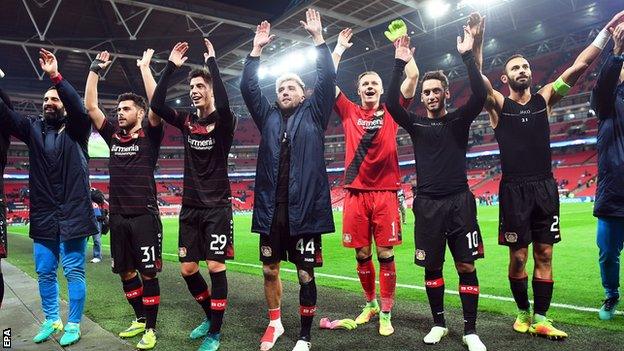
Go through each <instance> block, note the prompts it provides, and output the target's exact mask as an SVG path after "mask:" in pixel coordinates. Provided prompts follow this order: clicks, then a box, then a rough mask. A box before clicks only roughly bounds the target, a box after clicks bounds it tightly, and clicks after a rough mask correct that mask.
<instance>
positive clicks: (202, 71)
mask: <svg viewBox="0 0 624 351" xmlns="http://www.w3.org/2000/svg"><path fill="white" fill-rule="evenodd" d="M196 77H202V78H204V80H205V81H206V83H208V84H209V85H212V76H211V75H210V71H208V69H206V68H196V69H194V70H192V71H191V72H189V75H188V80H189V82H190V81H191V79H193V78H196Z"/></svg>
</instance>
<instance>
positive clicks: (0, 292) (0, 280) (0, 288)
mask: <svg viewBox="0 0 624 351" xmlns="http://www.w3.org/2000/svg"><path fill="white" fill-rule="evenodd" d="M2 300H4V276H2V272H0V308H1V307H2Z"/></svg>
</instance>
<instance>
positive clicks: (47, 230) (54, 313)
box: [0, 49, 98, 346]
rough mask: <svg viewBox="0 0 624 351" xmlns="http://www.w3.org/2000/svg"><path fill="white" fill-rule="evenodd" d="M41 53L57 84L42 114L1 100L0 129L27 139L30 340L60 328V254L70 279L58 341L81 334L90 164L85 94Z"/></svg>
mask: <svg viewBox="0 0 624 351" xmlns="http://www.w3.org/2000/svg"><path fill="white" fill-rule="evenodd" d="M39 55H40V58H39V64H40V66H41V69H42V70H43V71H44V72H45V73H47V74H48V75H49V77H50V79H51V80H52V82H53V83H54V86H52V87H51V88H49V89H48V90H47V91H46V93H45V95H44V97H43V117H42V118H41V117H35V118H30V117H24V116H22V115H20V114H18V113H16V112H15V111H13V110H11V109H10V108H9V107H8V106H7V104H6V103H5V102H4V101H0V128H1V129H3V130H4V129H10V130H11V133H12V135H14V136H15V137H17V138H18V139H20V140H21V141H23V142H24V143H25V144H26V145H27V146H28V158H29V170H28V177H29V188H30V237H31V238H32V239H33V256H34V262H35V271H36V272H37V281H38V284H39V294H40V296H41V307H42V309H43V314H44V316H45V321H44V322H43V324H42V325H41V327H40V329H39V332H38V333H37V335H36V336H35V337H34V338H33V341H34V342H35V343H41V342H44V341H46V340H48V339H49V338H50V337H51V336H53V335H55V334H58V333H59V332H61V331H62V330H63V322H62V321H61V317H60V308H59V307H60V306H59V294H58V293H59V286H58V278H57V268H58V264H59V260H60V261H61V264H62V266H63V273H64V276H65V277H66V279H67V289H68V294H67V296H68V297H69V312H68V316H67V325H66V326H65V328H64V331H65V333H64V334H63V336H62V337H61V340H60V341H59V343H60V344H61V346H68V345H71V344H74V343H76V342H78V341H79V340H80V335H81V334H80V320H81V318H82V313H83V310H84V304H85V298H86V277H85V259H86V244H87V238H88V237H89V236H91V235H93V234H95V233H97V231H98V229H97V225H96V221H95V216H94V214H93V209H92V207H91V197H90V188H89V167H88V164H87V163H88V159H89V156H88V150H87V145H88V141H89V136H90V134H91V122H90V121H89V117H88V116H87V114H86V112H85V108H84V105H83V103H82V101H81V100H82V99H81V98H80V96H79V95H78V93H77V92H76V90H75V89H74V88H73V87H72V86H71V85H70V84H69V83H68V82H67V81H66V80H65V79H63V76H62V75H61V74H60V73H59V70H58V62H57V60H56V57H55V56H54V54H52V53H51V52H49V51H47V50H45V49H41V50H40V52H39ZM0 100H1V99H0Z"/></svg>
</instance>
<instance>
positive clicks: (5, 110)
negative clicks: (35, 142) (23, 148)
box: [0, 90, 31, 144]
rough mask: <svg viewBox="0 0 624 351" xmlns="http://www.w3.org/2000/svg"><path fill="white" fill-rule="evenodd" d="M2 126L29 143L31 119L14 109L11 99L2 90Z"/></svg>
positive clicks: (0, 94) (0, 101)
mask: <svg viewBox="0 0 624 351" xmlns="http://www.w3.org/2000/svg"><path fill="white" fill-rule="evenodd" d="M0 96H1V98H0V128H1V129H2V130H3V132H4V131H7V130H8V131H9V132H10V134H11V135H14V136H15V137H16V138H18V139H19V140H21V141H23V142H24V143H26V144H28V143H29V140H30V138H29V136H30V126H31V124H30V120H29V119H28V118H26V117H24V116H22V115H20V114H19V113H17V112H15V111H14V110H13V105H12V104H11V100H10V99H9V97H8V96H7V95H6V94H5V93H4V91H2V90H0Z"/></svg>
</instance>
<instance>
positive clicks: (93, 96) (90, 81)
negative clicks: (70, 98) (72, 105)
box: [85, 51, 111, 130]
mask: <svg viewBox="0 0 624 351" xmlns="http://www.w3.org/2000/svg"><path fill="white" fill-rule="evenodd" d="M110 63H111V61H110V54H109V53H108V51H102V52H100V53H99V54H98V55H97V56H96V57H95V60H93V62H91V66H90V67H89V75H88V76H87V84H86V86H85V108H86V109H87V114H88V115H89V118H91V122H92V123H93V126H95V129H97V130H100V129H102V125H103V124H104V121H105V120H106V116H105V115H104V113H103V112H102V110H100V107H99V106H98V90H97V86H98V81H99V80H100V72H101V71H102V70H103V69H105V68H106V67H107V66H108V65H110Z"/></svg>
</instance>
